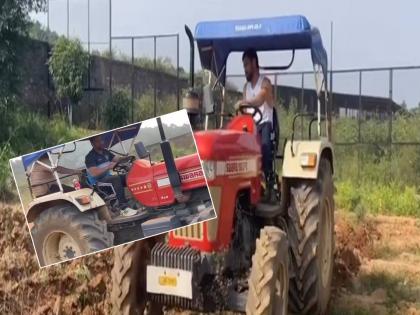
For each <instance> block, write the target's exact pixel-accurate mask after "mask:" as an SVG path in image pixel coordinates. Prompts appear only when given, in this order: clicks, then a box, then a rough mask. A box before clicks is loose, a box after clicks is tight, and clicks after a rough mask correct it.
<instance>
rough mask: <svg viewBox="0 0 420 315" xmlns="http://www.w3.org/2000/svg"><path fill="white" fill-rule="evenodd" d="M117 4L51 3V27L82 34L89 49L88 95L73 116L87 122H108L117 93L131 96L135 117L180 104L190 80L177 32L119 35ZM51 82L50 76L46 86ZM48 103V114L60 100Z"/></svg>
mask: <svg viewBox="0 0 420 315" xmlns="http://www.w3.org/2000/svg"><path fill="white" fill-rule="evenodd" d="M115 5H116V3H115V1H114V2H112V1H110V0H87V1H82V0H80V1H69V0H49V1H48V3H47V8H48V10H47V13H46V21H45V23H46V25H47V28H48V29H50V30H52V31H55V32H57V33H58V34H61V35H64V36H67V37H70V38H78V39H79V40H80V41H81V42H82V44H83V46H84V47H85V49H86V50H87V51H88V52H89V53H90V54H91V58H90V66H89V73H88V79H87V82H86V84H85V88H84V89H85V93H84V97H83V99H82V101H81V102H80V104H79V106H77V107H76V108H74V109H73V121H74V122H75V123H76V124H79V125H80V124H81V125H84V126H87V127H89V128H104V127H106V126H104V121H103V120H104V112H105V111H106V109H105V107H106V106H107V104H109V99H110V97H111V96H112V95H113V94H115V93H120V94H121V93H122V94H124V96H125V97H126V98H128V99H129V100H130V106H129V107H130V108H129V110H128V111H129V113H128V120H129V121H130V122H135V121H139V120H144V119H147V118H151V117H154V116H157V115H161V114H164V113H168V112H171V111H174V110H177V109H179V108H180V95H181V94H182V89H183V88H185V87H186V86H187V84H188V83H187V75H186V74H185V71H184V69H182V68H181V67H180V64H179V34H165V35H146V36H132V35H131V34H130V35H129V36H115V35H114V34H113V31H112V14H111V12H112V10H113V6H115ZM52 88H53V87H52V85H51V80H50V81H49V82H48V88H47V89H48V90H49V89H52ZM50 103H51V104H49V105H48V110H47V112H48V115H50V114H53V113H54V112H56V111H57V110H59V108H60V106H61V105H60V104H59V102H58V103H57V102H54V101H53V100H52V101H50ZM50 107H51V108H50Z"/></svg>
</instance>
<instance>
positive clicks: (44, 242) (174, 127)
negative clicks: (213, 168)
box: [9, 109, 217, 268]
mask: <svg viewBox="0 0 420 315" xmlns="http://www.w3.org/2000/svg"><path fill="white" fill-rule="evenodd" d="M9 162H10V166H11V169H12V173H13V178H14V180H15V183H16V187H17V191H18V194H19V198H20V200H21V204H22V209H23V211H24V214H25V219H26V223H27V225H28V229H29V232H30V235H31V239H32V243H33V246H34V248H35V253H36V256H37V260H38V264H39V266H40V267H41V268H44V267H47V266H52V265H56V264H59V263H61V262H65V261H70V260H73V259H77V258H80V257H84V256H86V255H91V254H95V253H99V252H102V251H104V250H108V249H110V248H114V247H116V246H120V245H123V244H128V243H131V242H135V241H137V240H141V239H144V238H148V237H154V236H157V235H161V234H165V233H168V232H171V231H174V230H175V229H178V228H185V227H189V226H191V225H194V224H201V223H203V222H206V221H208V220H212V219H216V218H217V214H216V210H215V208H214V204H213V200H212V198H211V194H210V191H209V189H208V184H207V179H206V176H205V172H204V170H203V163H202V161H201V159H200V156H199V154H198V150H197V145H196V142H195V138H194V135H193V130H192V128H191V124H190V122H189V119H188V114H187V111H186V110H185V109H183V110H180V111H176V112H173V113H169V114H165V115H162V116H159V117H155V118H151V119H147V120H144V121H142V122H138V123H134V124H130V125H127V126H124V127H120V128H116V129H112V130H109V131H105V132H102V133H98V134H95V135H92V136H89V137H85V138H82V139H78V140H74V141H71V142H67V143H65V144H60V145H57V146H54V147H50V148H47V149H43V150H39V151H36V152H33V153H29V154H25V155H22V156H19V157H16V158H13V159H11V160H10V161H9Z"/></svg>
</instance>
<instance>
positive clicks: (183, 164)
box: [127, 153, 206, 208]
mask: <svg viewBox="0 0 420 315" xmlns="http://www.w3.org/2000/svg"><path fill="white" fill-rule="evenodd" d="M175 166H176V169H177V171H178V174H179V176H180V179H181V190H182V192H187V191H190V190H193V189H196V188H200V187H205V186H206V179H205V177H204V173H203V169H202V168H201V163H200V158H199V156H198V154H197V153H195V154H190V155H186V156H183V157H179V158H176V159H175ZM127 187H128V189H129V190H130V192H131V193H132V195H133V196H134V197H135V198H136V200H137V201H139V202H140V203H141V204H142V205H144V206H146V207H151V208H155V207H162V206H169V205H172V204H174V203H175V202H176V200H175V194H174V191H173V188H172V187H171V183H170V180H169V176H168V171H167V168H166V165H165V163H164V162H158V163H152V164H150V161H148V160H144V159H140V160H136V161H135V162H134V163H133V165H132V167H131V169H130V171H129V173H128V175H127Z"/></svg>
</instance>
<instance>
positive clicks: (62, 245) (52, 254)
mask: <svg viewBox="0 0 420 315" xmlns="http://www.w3.org/2000/svg"><path fill="white" fill-rule="evenodd" d="M43 251H44V257H45V261H46V264H52V263H56V262H59V261H63V260H67V259H72V258H75V257H78V256H80V255H81V249H80V247H79V245H78V244H77V243H76V242H75V240H74V239H73V238H72V237H71V236H70V235H68V234H66V233H64V232H61V231H60V232H59V231H55V232H52V233H50V235H48V236H47V237H46V239H45V242H44V246H43Z"/></svg>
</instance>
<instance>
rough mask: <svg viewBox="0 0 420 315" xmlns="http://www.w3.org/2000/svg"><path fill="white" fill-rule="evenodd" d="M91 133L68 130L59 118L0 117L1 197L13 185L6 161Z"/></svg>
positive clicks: (24, 114) (20, 114)
mask: <svg viewBox="0 0 420 315" xmlns="http://www.w3.org/2000/svg"><path fill="white" fill-rule="evenodd" d="M92 133H94V131H91V130H85V129H81V128H77V127H69V125H68V123H67V122H65V121H64V120H63V119H61V118H59V117H55V118H54V119H51V120H48V119H47V118H46V117H44V116H40V115H38V114H33V113H28V112H25V111H20V110H17V111H16V112H13V113H11V112H3V113H2V115H0V192H1V196H0V197H7V196H10V194H11V191H12V190H14V184H13V181H12V177H11V171H10V167H9V159H10V158H13V157H16V156H20V155H22V154H26V153H30V152H33V151H36V150H39V149H42V148H48V147H51V146H53V145H57V144H60V143H65V142H68V141H71V140H75V139H78V138H82V137H85V136H87V135H89V134H92Z"/></svg>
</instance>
